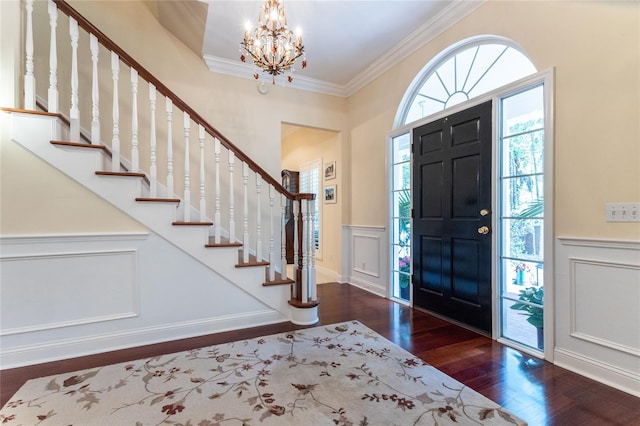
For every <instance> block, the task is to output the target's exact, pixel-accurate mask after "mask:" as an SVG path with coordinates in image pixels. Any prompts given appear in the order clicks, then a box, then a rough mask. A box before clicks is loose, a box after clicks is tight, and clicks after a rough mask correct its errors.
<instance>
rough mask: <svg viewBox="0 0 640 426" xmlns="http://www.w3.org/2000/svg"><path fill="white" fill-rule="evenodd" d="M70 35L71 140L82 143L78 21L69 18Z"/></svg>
mask: <svg viewBox="0 0 640 426" xmlns="http://www.w3.org/2000/svg"><path fill="white" fill-rule="evenodd" d="M69 35H70V36H71V110H70V111H69V123H70V125H69V126H70V135H69V136H70V138H71V140H72V141H74V142H79V141H80V110H79V109H78V38H79V37H80V33H79V32H78V21H76V20H75V19H73V18H69Z"/></svg>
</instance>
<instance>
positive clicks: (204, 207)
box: [198, 124, 207, 222]
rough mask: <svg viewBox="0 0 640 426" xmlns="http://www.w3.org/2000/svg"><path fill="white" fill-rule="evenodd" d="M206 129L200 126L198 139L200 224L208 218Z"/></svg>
mask: <svg viewBox="0 0 640 426" xmlns="http://www.w3.org/2000/svg"><path fill="white" fill-rule="evenodd" d="M204 138H205V133H204V127H203V126H202V124H198V139H199V140H200V222H204V221H205V220H206V218H207V199H206V196H205V175H204Z"/></svg>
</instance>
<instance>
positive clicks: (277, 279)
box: [262, 272, 295, 287]
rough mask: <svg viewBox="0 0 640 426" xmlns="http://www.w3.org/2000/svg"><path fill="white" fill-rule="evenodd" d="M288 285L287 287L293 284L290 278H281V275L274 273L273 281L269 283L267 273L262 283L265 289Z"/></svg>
mask: <svg viewBox="0 0 640 426" xmlns="http://www.w3.org/2000/svg"><path fill="white" fill-rule="evenodd" d="M288 284H289V285H290V284H295V281H294V280H292V279H291V278H287V277H282V275H281V274H280V273H279V272H276V273H275V276H274V279H273V280H272V281H269V273H268V272H267V278H266V280H265V282H264V283H262V285H263V286H265V287H269V286H273V285H288Z"/></svg>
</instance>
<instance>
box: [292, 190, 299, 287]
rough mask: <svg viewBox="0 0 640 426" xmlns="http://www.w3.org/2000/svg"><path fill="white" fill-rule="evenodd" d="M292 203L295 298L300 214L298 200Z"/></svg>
mask: <svg viewBox="0 0 640 426" xmlns="http://www.w3.org/2000/svg"><path fill="white" fill-rule="evenodd" d="M292 205H293V279H294V280H295V281H296V284H294V285H293V298H294V299H297V298H298V297H299V295H298V269H300V268H299V266H298V232H300V229H298V217H299V216H300V201H298V200H294V201H293V202H292Z"/></svg>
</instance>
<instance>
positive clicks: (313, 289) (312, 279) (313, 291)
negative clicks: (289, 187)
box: [309, 195, 318, 301]
mask: <svg viewBox="0 0 640 426" xmlns="http://www.w3.org/2000/svg"><path fill="white" fill-rule="evenodd" d="M316 196H317V195H316ZM315 211H316V201H315V200H309V253H310V254H311V256H310V257H311V265H310V266H309V299H310V300H311V301H316V300H318V291H317V290H318V288H317V283H316V239H315V234H314V231H315V229H314V218H315Z"/></svg>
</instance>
